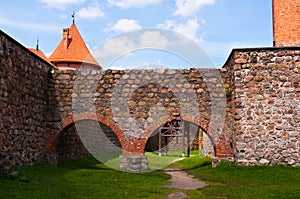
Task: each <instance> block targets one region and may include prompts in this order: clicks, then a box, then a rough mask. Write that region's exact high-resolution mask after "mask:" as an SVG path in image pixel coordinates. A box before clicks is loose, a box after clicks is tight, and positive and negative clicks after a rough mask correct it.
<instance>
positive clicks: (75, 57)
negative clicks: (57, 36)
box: [49, 23, 101, 68]
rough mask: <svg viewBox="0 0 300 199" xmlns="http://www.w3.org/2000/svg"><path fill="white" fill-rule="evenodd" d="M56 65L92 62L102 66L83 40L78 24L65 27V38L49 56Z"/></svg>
mask: <svg viewBox="0 0 300 199" xmlns="http://www.w3.org/2000/svg"><path fill="white" fill-rule="evenodd" d="M49 61H50V62H51V63H53V64H54V65H58V64H60V63H78V64H83V63H85V64H91V65H94V66H96V67H99V68H101V66H100V65H99V63H98V62H97V61H96V59H95V58H94V57H93V55H92V54H91V53H90V51H89V49H88V48H87V46H86V44H85V42H84V41H83V39H82V37H81V35H80V33H79V31H78V29H77V27H76V25H75V24H74V23H73V24H72V25H71V26H70V28H64V29H63V38H62V40H61V42H60V43H59V44H58V46H57V47H56V49H55V51H54V52H53V53H52V55H51V56H50V57H49Z"/></svg>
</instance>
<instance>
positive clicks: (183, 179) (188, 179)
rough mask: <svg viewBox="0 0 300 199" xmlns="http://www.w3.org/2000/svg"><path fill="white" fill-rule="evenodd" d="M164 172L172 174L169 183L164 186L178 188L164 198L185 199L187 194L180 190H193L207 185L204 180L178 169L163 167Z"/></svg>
mask: <svg viewBox="0 0 300 199" xmlns="http://www.w3.org/2000/svg"><path fill="white" fill-rule="evenodd" d="M165 173H166V174H169V175H171V176H172V177H171V180H170V183H169V184H168V185H167V186H166V187H167V188H175V189H179V190H178V191H176V192H174V193H171V194H169V195H168V196H167V197H166V199H173V198H174V199H185V198H188V196H187V195H186V194H185V193H184V192H183V191H181V190H195V189H200V188H203V187H205V186H207V184H205V183H204V182H202V181H200V180H198V179H195V178H194V177H193V176H191V175H188V174H187V173H186V172H185V171H183V170H180V169H165ZM180 189H181V190H180Z"/></svg>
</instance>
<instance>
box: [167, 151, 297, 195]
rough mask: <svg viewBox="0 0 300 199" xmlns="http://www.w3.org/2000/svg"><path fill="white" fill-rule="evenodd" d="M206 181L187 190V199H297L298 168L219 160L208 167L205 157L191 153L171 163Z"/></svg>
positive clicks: (208, 163) (207, 160)
mask: <svg viewBox="0 0 300 199" xmlns="http://www.w3.org/2000/svg"><path fill="white" fill-rule="evenodd" d="M172 167H179V168H182V169H184V170H186V171H187V172H188V173H190V174H192V175H194V176H195V177H197V178H199V179H201V180H203V181H205V182H206V183H207V184H209V186H208V187H205V188H204V189H199V190H195V191H188V192H187V194H188V195H189V196H190V197H191V198H270V199H273V198H278V199H282V198H291V199H296V198H300V167H287V166H247V167H246V166H238V165H235V164H229V163H220V164H219V165H218V166H217V167H216V168H212V167H211V164H210V160H209V159H208V158H199V157H198V156H194V157H191V158H187V159H184V160H182V161H179V162H177V163H175V164H173V165H172Z"/></svg>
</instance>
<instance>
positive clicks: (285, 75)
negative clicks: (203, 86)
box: [231, 48, 300, 165]
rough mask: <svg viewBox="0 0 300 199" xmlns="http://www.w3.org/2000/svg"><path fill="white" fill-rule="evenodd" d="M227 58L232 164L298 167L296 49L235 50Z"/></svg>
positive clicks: (299, 74) (299, 65)
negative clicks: (232, 122)
mask: <svg viewBox="0 0 300 199" xmlns="http://www.w3.org/2000/svg"><path fill="white" fill-rule="evenodd" d="M231 59H232V60H233V64H232V67H233V69H234V85H233V96H234V104H235V110H234V120H235V125H234V135H235V136H234V137H235V138H234V143H235V147H234V150H235V152H234V154H235V160H236V162H237V163H240V164H272V165H273V164H288V165H300V48H270V49H252V50H236V51H234V53H233V54H232V56H231Z"/></svg>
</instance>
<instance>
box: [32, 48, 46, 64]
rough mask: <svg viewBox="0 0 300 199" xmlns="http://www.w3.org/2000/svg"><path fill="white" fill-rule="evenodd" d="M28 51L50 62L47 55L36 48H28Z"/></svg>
mask: <svg viewBox="0 0 300 199" xmlns="http://www.w3.org/2000/svg"><path fill="white" fill-rule="evenodd" d="M28 50H30V51H31V52H33V53H34V54H36V55H37V56H39V57H40V58H42V59H43V60H45V61H47V62H49V60H48V58H47V57H46V55H45V54H44V53H43V51H41V50H37V49H35V48H28Z"/></svg>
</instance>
